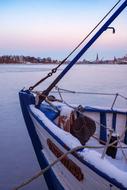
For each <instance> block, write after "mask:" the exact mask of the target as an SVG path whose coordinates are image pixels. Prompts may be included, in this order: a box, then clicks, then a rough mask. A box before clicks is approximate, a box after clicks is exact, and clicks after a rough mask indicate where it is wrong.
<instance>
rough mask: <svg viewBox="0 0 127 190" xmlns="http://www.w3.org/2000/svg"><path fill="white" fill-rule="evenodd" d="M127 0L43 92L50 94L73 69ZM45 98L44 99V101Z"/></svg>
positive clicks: (126, 2)
mask: <svg viewBox="0 0 127 190" xmlns="http://www.w3.org/2000/svg"><path fill="white" fill-rule="evenodd" d="M126 6H127V0H125V1H124V2H123V3H122V4H121V6H120V7H119V8H118V9H117V10H116V11H115V12H114V13H113V15H112V16H111V17H110V18H109V19H108V20H107V21H106V23H105V24H104V25H103V26H102V27H101V28H100V29H99V30H98V31H97V33H96V34H95V35H94V36H93V37H92V38H91V39H90V40H89V42H88V43H87V44H86V45H85V46H84V47H83V48H82V49H81V51H80V52H79V53H78V54H77V55H76V56H75V57H74V59H73V60H72V61H71V62H70V63H69V64H68V65H67V66H66V67H65V69H64V70H63V71H62V72H61V73H60V74H59V75H58V77H57V78H56V79H55V80H54V81H53V82H52V83H51V85H50V86H49V87H48V88H47V89H46V90H45V91H44V92H43V93H44V94H45V95H48V94H49V92H50V91H51V90H52V88H53V87H54V86H56V84H57V83H58V82H59V81H60V80H61V79H62V78H63V76H64V75H65V74H66V73H67V72H68V71H69V70H70V69H71V67H72V66H73V65H74V64H75V63H76V62H77V61H78V60H79V59H80V58H81V56H82V55H83V54H84V53H85V52H86V51H87V50H88V49H89V48H90V47H91V46H92V44H93V43H94V42H95V41H96V40H97V39H98V38H99V37H100V36H101V34H102V33H103V32H104V31H106V30H107V28H108V27H109V26H110V24H111V23H112V22H113V21H114V20H115V19H116V18H117V16H118V15H119V14H120V13H121V12H122V11H123V10H124V9H125V8H126ZM44 99H45V98H43V99H42V101H43V100H44Z"/></svg>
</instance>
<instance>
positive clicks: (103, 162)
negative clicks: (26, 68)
mask: <svg viewBox="0 0 127 190" xmlns="http://www.w3.org/2000/svg"><path fill="white" fill-rule="evenodd" d="M30 109H31V111H32V112H33V113H34V114H35V115H36V116H37V117H38V118H39V119H40V120H41V121H42V122H43V123H44V125H45V126H46V127H47V128H49V129H50V130H51V131H52V132H53V133H54V134H55V135H56V136H58V137H59V138H60V139H61V140H62V141H63V142H64V143H65V144H67V145H68V146H69V147H70V148H71V149H72V148H75V147H77V146H81V144H80V142H79V140H78V139H76V138H75V137H74V136H72V135H71V134H70V133H68V132H66V131H63V130H62V129H60V128H58V127H57V126H56V125H55V124H54V123H52V122H51V121H50V120H49V119H48V118H47V117H46V116H45V114H44V113H42V112H41V111H40V110H38V109H36V108H35V106H34V105H30ZM65 111H68V112H70V110H69V109H68V110H66V108H64V110H63V112H65ZM78 153H79V154H80V156H81V157H82V158H83V159H84V160H86V161H87V162H89V163H90V164H92V165H94V166H95V167H96V168H97V169H98V170H100V171H102V172H103V173H105V174H107V175H108V176H110V177H111V178H114V179H116V180H117V181H118V182H119V183H121V184H123V186H125V187H127V163H125V165H124V166H125V168H126V169H125V168H124V170H122V168H123V163H121V164H120V160H116V159H115V160H113V159H111V158H110V157H108V156H105V158H104V159H102V158H101V155H102V154H101V153H100V152H97V151H95V150H91V149H88V148H86V149H83V150H82V151H80V152H78ZM114 163H117V164H116V165H114ZM118 166H119V167H118Z"/></svg>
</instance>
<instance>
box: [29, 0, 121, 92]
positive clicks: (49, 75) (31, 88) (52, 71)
mask: <svg viewBox="0 0 127 190" xmlns="http://www.w3.org/2000/svg"><path fill="white" fill-rule="evenodd" d="M121 1H122V0H118V2H117V3H116V4H115V5H114V6H113V7H112V8H111V9H110V10H109V12H108V13H107V14H106V15H105V16H104V17H103V18H102V19H101V20H100V22H99V23H98V24H97V25H96V26H95V27H94V28H93V29H92V30H91V31H90V32H89V33H88V35H87V36H86V37H85V38H84V39H83V40H82V41H81V42H80V43H79V44H78V45H77V46H76V47H75V48H74V49H73V50H72V51H71V52H70V53H69V54H68V55H67V57H66V58H65V59H63V60H62V61H61V63H60V64H59V65H58V66H57V67H55V68H53V69H52V70H51V72H49V73H48V74H47V76H45V77H44V78H42V79H41V80H39V81H38V82H37V83H35V84H34V85H33V86H30V87H29V90H30V91H31V90H33V89H34V88H35V87H36V86H38V85H39V84H40V83H42V82H43V81H45V80H46V79H47V78H49V77H51V76H52V75H53V74H54V73H56V71H57V69H58V68H59V67H60V66H61V65H62V64H64V63H65V62H66V61H67V59H68V58H69V57H70V56H71V55H72V54H73V53H74V52H75V51H76V50H77V49H78V48H79V47H80V46H81V45H82V44H83V42H84V41H85V40H86V39H87V38H88V37H89V36H90V35H91V34H92V33H93V32H94V31H95V30H96V28H97V27H98V26H99V25H100V24H101V23H102V22H103V21H104V20H105V19H106V17H107V16H108V15H109V14H110V13H111V12H112V11H113V10H114V9H115V7H116V6H117V5H118V4H119V3H120V2H121Z"/></svg>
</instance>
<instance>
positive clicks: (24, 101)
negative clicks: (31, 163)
mask: <svg viewBox="0 0 127 190" xmlns="http://www.w3.org/2000/svg"><path fill="white" fill-rule="evenodd" d="M19 98H20V104H21V108H22V112H23V116H24V120H25V123H26V126H27V130H28V133H29V135H30V138H31V141H32V144H33V147H34V151H35V153H36V156H37V159H38V162H39V165H40V168H41V169H44V168H45V167H46V166H48V162H47V161H46V159H45V157H44V155H43V154H42V151H41V150H42V145H41V143H40V140H39V138H38V135H37V133H36V131H35V127H34V124H33V121H32V120H31V117H30V115H29V112H28V105H30V104H34V103H35V99H34V96H33V95H32V94H30V93H29V92H27V93H26V92H23V91H21V92H20V93H19ZM44 178H45V180H46V183H47V186H48V189H49V190H64V188H63V187H62V185H61V184H60V182H59V181H58V179H57V178H56V176H55V174H54V172H53V171H52V170H51V169H49V170H48V171H47V172H46V173H45V174H44Z"/></svg>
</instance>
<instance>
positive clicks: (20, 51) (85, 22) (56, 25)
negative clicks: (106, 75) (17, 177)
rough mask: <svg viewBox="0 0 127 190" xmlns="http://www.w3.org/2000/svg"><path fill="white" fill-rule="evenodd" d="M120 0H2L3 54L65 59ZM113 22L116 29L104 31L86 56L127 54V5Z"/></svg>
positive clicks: (0, 31) (0, 29)
mask: <svg viewBox="0 0 127 190" xmlns="http://www.w3.org/2000/svg"><path fill="white" fill-rule="evenodd" d="M116 2H117V0H106V1H104V0H0V55H10V54H12V55H30V56H35V57H49V56H50V57H52V58H53V59H63V58H65V57H66V55H67V54H68V53H69V52H70V51H71V50H72V49H73V48H74V47H75V46H76V45H77V44H78V43H79V42H80V41H81V40H82V39H83V38H84V37H85V36H86V35H87V34H88V32H90V30H92V29H93V27H94V26H95V25H96V24H97V23H98V22H99V21H100V19H102V18H103V16H104V15H105V14H106V13H107V12H108V11H109V10H110V9H111V8H112V6H113V5H114V4H115V3H116ZM121 2H124V0H121ZM120 4H121V3H120ZM112 26H114V27H115V29H116V33H115V34H112V31H111V30H107V31H106V32H104V33H103V35H102V36H101V37H100V39H99V40H97V41H96V43H95V44H94V45H93V46H92V47H91V48H90V49H89V51H88V52H87V53H86V54H85V55H84V56H83V58H85V59H89V60H94V59H95V57H96V55H97V53H98V54H99V58H100V59H101V58H103V59H112V58H113V57H114V56H116V57H122V56H124V55H126V54H127V8H126V9H125V10H124V11H123V12H122V13H121V15H120V16H119V17H118V18H117V19H116V20H115V21H114V22H113V23H112ZM83 58H82V59H83Z"/></svg>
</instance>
